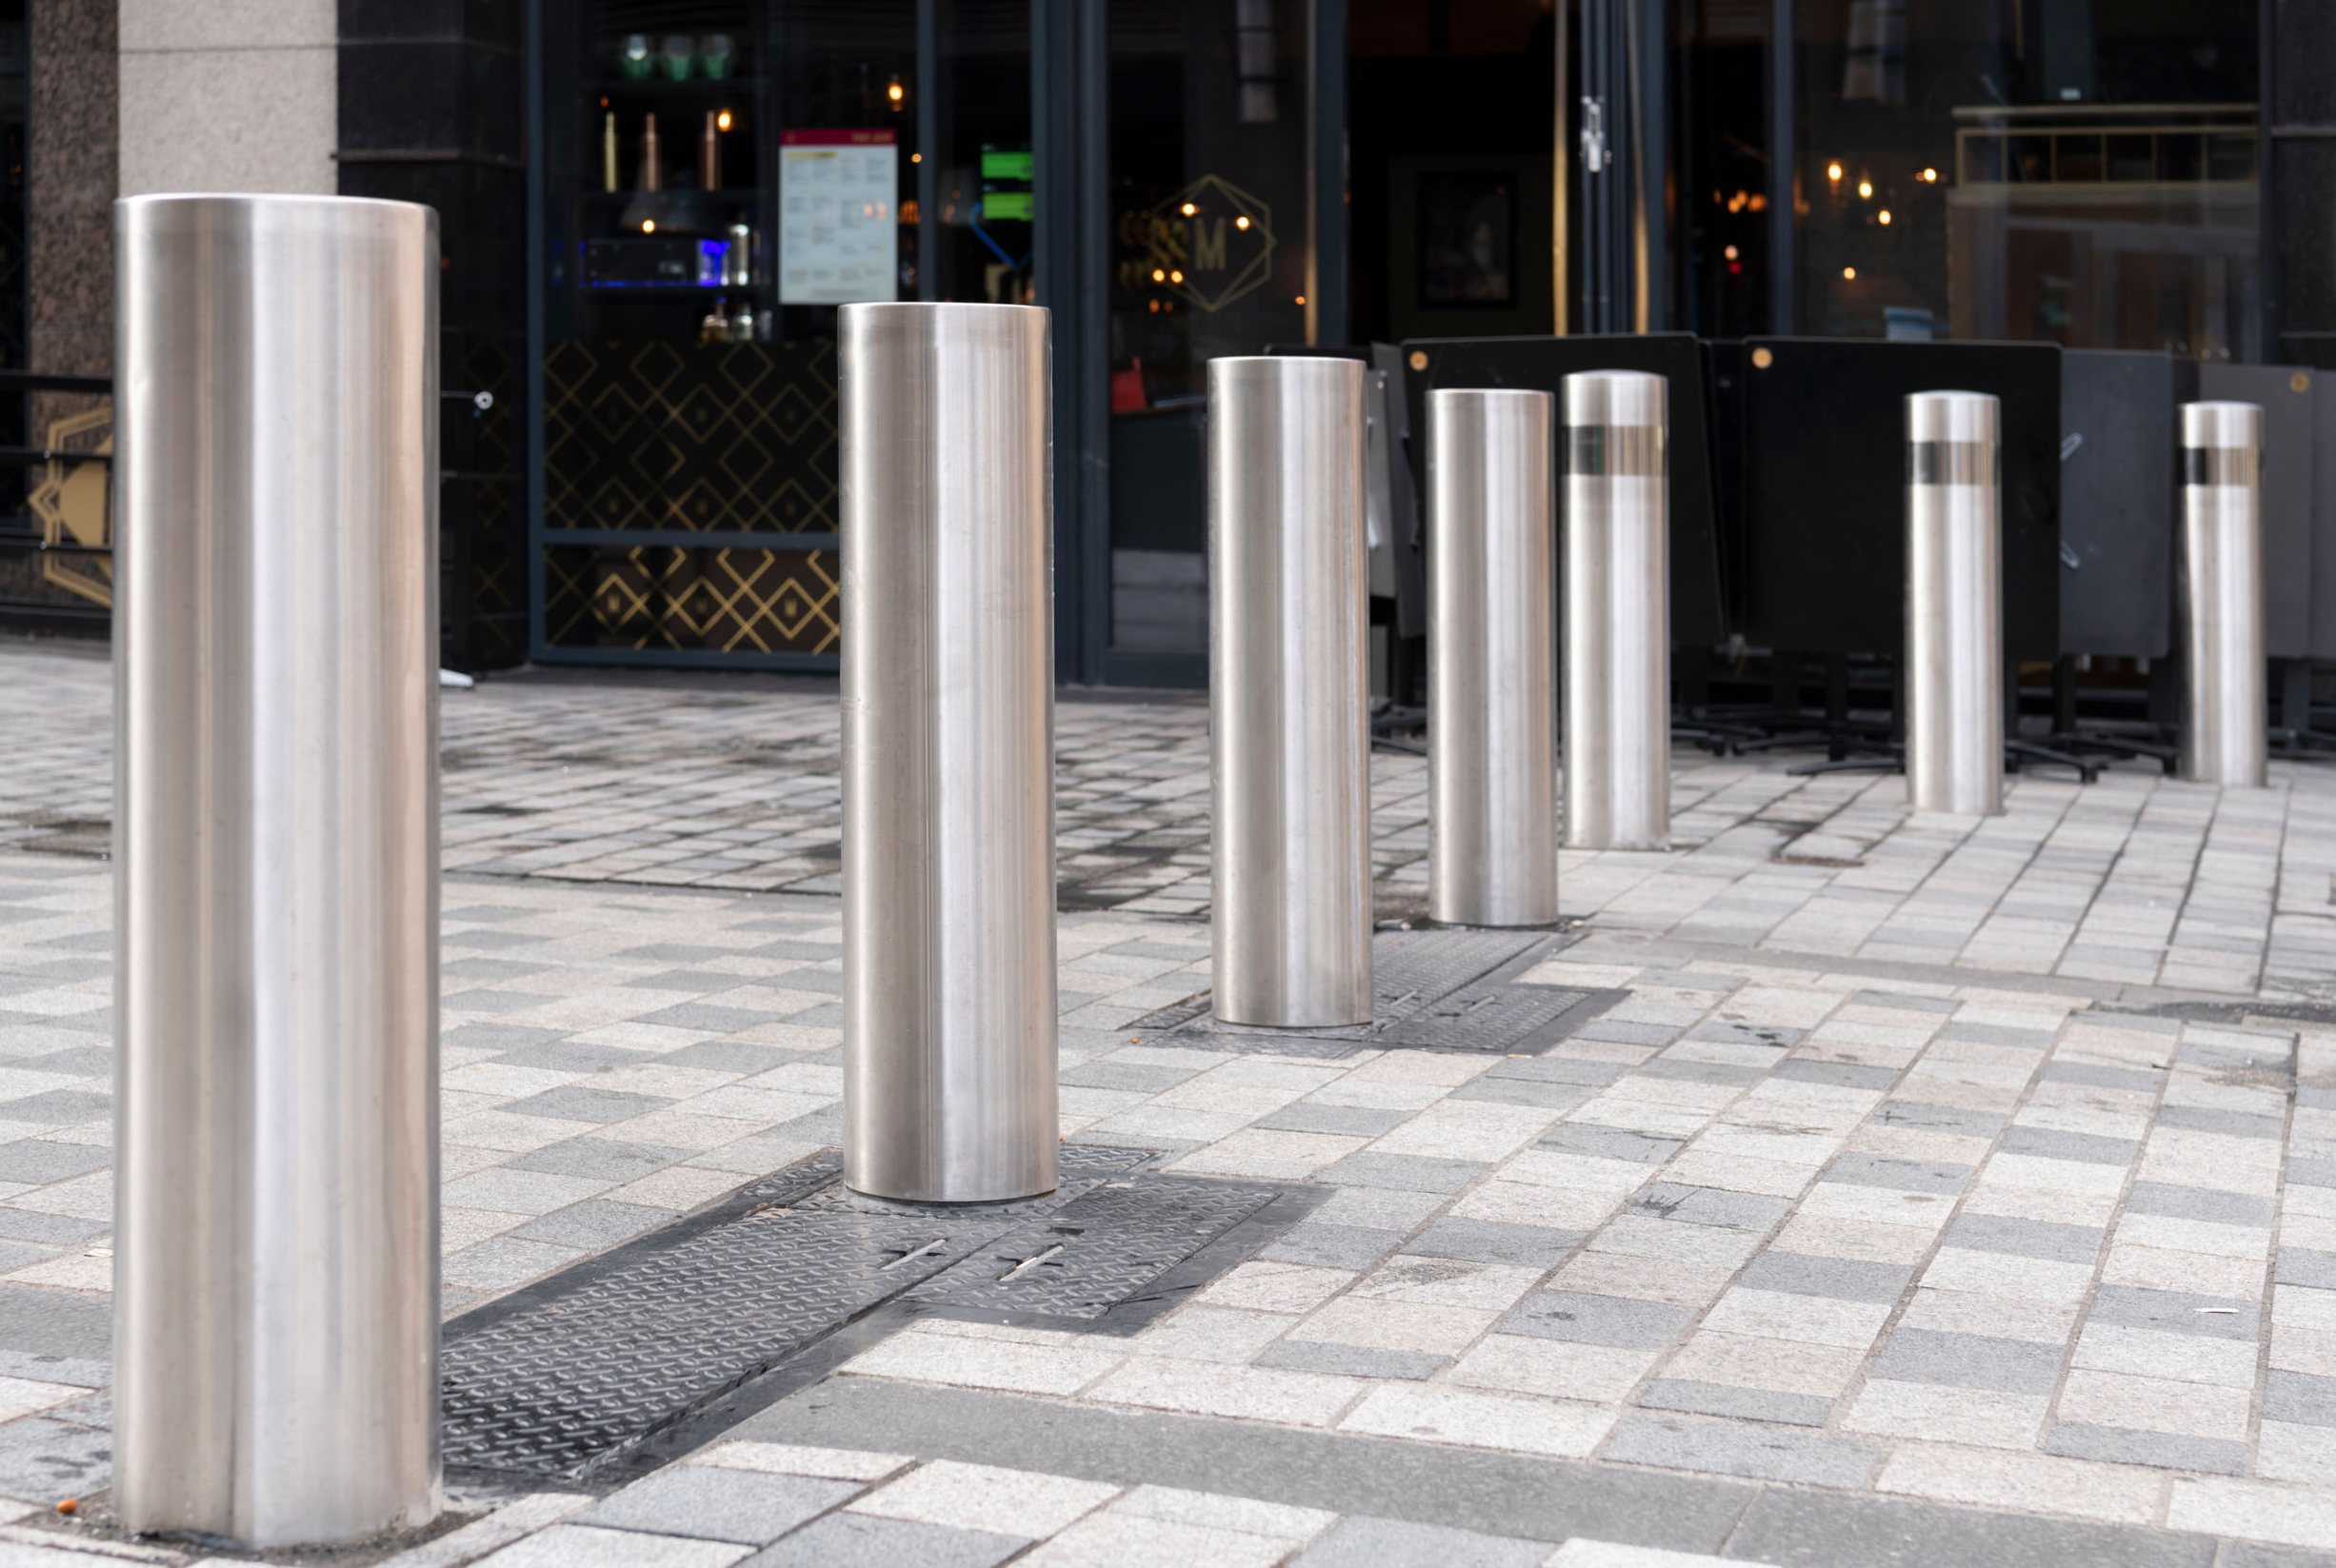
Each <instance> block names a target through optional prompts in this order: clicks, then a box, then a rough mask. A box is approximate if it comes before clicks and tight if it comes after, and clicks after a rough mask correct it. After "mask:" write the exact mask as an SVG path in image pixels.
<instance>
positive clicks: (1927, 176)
mask: <svg viewBox="0 0 2336 1568" xmlns="http://www.w3.org/2000/svg"><path fill="white" fill-rule="evenodd" d="M1923 183H1924V184H1925V185H1936V184H1938V183H1939V171H1938V170H1937V169H1924V170H1923Z"/></svg>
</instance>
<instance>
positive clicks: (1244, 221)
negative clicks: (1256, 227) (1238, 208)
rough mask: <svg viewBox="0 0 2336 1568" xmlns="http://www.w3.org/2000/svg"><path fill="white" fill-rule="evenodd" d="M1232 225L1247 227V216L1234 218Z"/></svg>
mask: <svg viewBox="0 0 2336 1568" xmlns="http://www.w3.org/2000/svg"><path fill="white" fill-rule="evenodd" d="M1233 227H1234V228H1248V227H1249V220H1248V219H1247V218H1235V219H1234V220H1233Z"/></svg>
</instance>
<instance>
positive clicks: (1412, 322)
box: [1382, 152, 1552, 342]
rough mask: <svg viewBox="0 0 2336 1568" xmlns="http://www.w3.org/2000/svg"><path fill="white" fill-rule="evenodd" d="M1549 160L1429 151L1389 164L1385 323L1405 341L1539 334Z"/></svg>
mask: <svg viewBox="0 0 2336 1568" xmlns="http://www.w3.org/2000/svg"><path fill="white" fill-rule="evenodd" d="M1551 207H1552V203H1551V201H1550V195H1549V160H1548V159H1547V158H1531V157H1520V156H1515V155H1507V156H1505V155H1503V154H1500V153H1483V152H1477V153H1461V152H1452V153H1430V154H1415V155H1407V156H1403V157H1396V158H1390V159H1388V184H1387V206H1386V208H1385V209H1384V210H1385V213H1386V216H1385V218H1384V219H1383V220H1382V221H1383V222H1385V223H1386V225H1387V240H1388V244H1387V258H1388V270H1387V281H1386V284H1385V285H1384V287H1385V288H1386V289H1387V310H1388V328H1389V331H1390V335H1391V336H1392V337H1393V338H1394V339H1395V340H1396V341H1398V342H1401V341H1402V340H1404V339H1405V338H1439V337H1442V338H1474V337H1498V336H1503V335H1507V334H1513V333H1519V332H1525V333H1531V332H1547V330H1549V323H1550V320H1551V313H1550V306H1549V284H1550V277H1551V268H1550V247H1549V213H1550V210H1551Z"/></svg>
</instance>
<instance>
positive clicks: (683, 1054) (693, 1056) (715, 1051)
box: [656, 1040, 804, 1077]
mask: <svg viewBox="0 0 2336 1568" xmlns="http://www.w3.org/2000/svg"><path fill="white" fill-rule="evenodd" d="M656 1060H657V1064H658V1065H659V1066H663V1067H694V1068H697V1069H699V1070H701V1071H704V1072H714V1073H736V1074H738V1075H739V1076H741V1077H751V1076H752V1075H754V1074H756V1073H767V1072H769V1071H770V1070H771V1069H772V1068H774V1067H784V1066H786V1065H787V1064H788V1063H789V1062H801V1061H803V1060H804V1053H802V1052H801V1051H788V1050H782V1049H780V1048H779V1047H778V1046H775V1045H752V1044H749V1043H748V1042H745V1041H743V1040H701V1041H699V1042H697V1043H696V1044H694V1045H684V1046H683V1047H682V1048H681V1049H680V1050H678V1051H667V1052H664V1053H662V1054H661V1055H659V1056H658V1058H657V1059H656Z"/></svg>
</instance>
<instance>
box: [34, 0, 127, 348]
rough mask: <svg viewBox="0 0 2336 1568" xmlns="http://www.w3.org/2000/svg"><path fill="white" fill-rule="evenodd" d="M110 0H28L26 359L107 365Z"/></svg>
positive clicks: (114, 70) (116, 63)
mask: <svg viewBox="0 0 2336 1568" xmlns="http://www.w3.org/2000/svg"><path fill="white" fill-rule="evenodd" d="M115 3H116V0H31V3H30V7H29V8H28V9H29V10H30V30H31V35H32V37H31V43H32V95H31V110H30V115H29V116H28V120H29V124H30V138H29V140H30V147H29V148H28V149H27V151H28V156H27V164H28V168H27V171H26V172H27V182H26V193H27V202H28V205H29V207H30V214H29V218H30V225H29V227H30V229H31V242H32V243H31V275H30V280H29V283H30V288H29V293H30V299H29V302H28V303H29V305H30V312H29V314H30V328H31V350H32V352H31V362H32V367H33V368H35V369H41V370H68V371H73V372H77V373H82V374H90V375H103V374H105V373H106V372H107V371H108V370H109V369H110V368H111V367H112V364H113V197H114V193H115V191H116V190H117V189H119V188H120V178H119V167H120V164H119V156H120V155H119V147H120V135H121V132H120V123H119V115H118V109H119V107H120V103H119V84H120V81H121V65H120V56H119V50H117V48H116V46H115V42H114V8H115Z"/></svg>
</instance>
